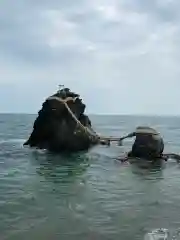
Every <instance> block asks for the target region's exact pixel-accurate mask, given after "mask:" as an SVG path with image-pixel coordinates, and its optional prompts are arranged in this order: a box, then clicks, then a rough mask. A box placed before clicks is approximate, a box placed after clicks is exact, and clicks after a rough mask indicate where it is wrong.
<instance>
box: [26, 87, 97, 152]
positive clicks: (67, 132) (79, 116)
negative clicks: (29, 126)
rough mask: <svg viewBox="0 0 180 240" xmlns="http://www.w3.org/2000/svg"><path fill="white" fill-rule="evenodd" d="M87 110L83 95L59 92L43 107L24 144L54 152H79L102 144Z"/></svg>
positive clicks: (66, 90) (49, 98) (65, 90)
mask: <svg viewBox="0 0 180 240" xmlns="http://www.w3.org/2000/svg"><path fill="white" fill-rule="evenodd" d="M85 108H86V105H85V104H84V103H83V101H82V99H81V98H80V96H79V94H77V93H74V92H72V91H71V90H70V89H69V88H63V89H61V90H59V91H57V93H55V94H53V95H52V96H50V97H48V98H47V99H46V100H45V101H44V103H43V104H42V108H41V110H40V111H39V112H38V116H37V118H36V119H35V122H34V125H33V130H32V133H31V135H30V137H29V139H28V140H27V141H26V142H25V143H24V145H29V146H30V147H36V148H39V149H47V150H49V151H52V152H63V151H68V152H77V151H81V150H88V149H89V148H90V147H91V146H93V145H96V144H98V142H99V138H98V136H97V134H96V132H95V131H94V130H93V128H92V126H91V121H90V119H89V117H88V116H87V115H86V114H85Z"/></svg>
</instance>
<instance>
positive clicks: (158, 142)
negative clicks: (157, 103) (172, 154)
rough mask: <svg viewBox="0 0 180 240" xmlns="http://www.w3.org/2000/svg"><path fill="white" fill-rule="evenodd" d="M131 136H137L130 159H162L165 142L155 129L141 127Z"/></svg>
mask: <svg viewBox="0 0 180 240" xmlns="http://www.w3.org/2000/svg"><path fill="white" fill-rule="evenodd" d="M130 135H131V136H135V137H136V139H135V142H134V144H133V146H132V150H131V151H130V152H129V154H128V156H129V157H138V158H145V159H156V158H162V156H163V150H164V141H163V139H162V137H161V135H160V134H159V133H158V132H157V131H156V130H155V129H153V128H150V127H146V126H139V127H137V128H136V131H135V132H134V133H132V134H130Z"/></svg>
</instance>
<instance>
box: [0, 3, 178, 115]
mask: <svg viewBox="0 0 180 240" xmlns="http://www.w3.org/2000/svg"><path fill="white" fill-rule="evenodd" d="M179 12H180V1H179V0H143V1H142V0H16V1H14V0H6V1H1V3H0V76H1V77H0V112H26V113H27V112H29V113H36V112H37V111H38V110H39V108H40V107H41V103H42V101H43V100H44V98H46V97H47V96H49V95H50V94H52V93H54V91H55V90H56V89H57V86H58V84H64V85H65V86H66V87H69V88H71V89H72V90H74V91H78V93H80V94H81V95H82V97H83V99H84V101H85V103H86V105H87V112H89V113H109V114H112V113H113V114H168V115H178V114H180V106H179V103H180V94H179V89H180V67H179V64H180V14H179Z"/></svg>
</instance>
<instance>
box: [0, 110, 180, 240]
mask: <svg viewBox="0 0 180 240" xmlns="http://www.w3.org/2000/svg"><path fill="white" fill-rule="evenodd" d="M35 118H36V115H18V114H17V115H13V114H1V115H0V240H41V239H43V240H59V239H60V240H101V239H102V240H111V239H112V240H136V239H144V238H145V236H146V234H147V233H150V232H151V231H152V230H153V229H159V228H166V229H168V230H169V231H170V232H171V233H172V234H176V233H177V232H178V231H179V228H180V165H179V164H177V163H176V161H174V160H170V161H169V162H167V163H164V164H163V165H162V166H158V167H157V166H156V167H140V166H138V165H136V164H127V163H124V164H122V163H121V162H120V161H117V160H116V158H117V157H118V156H123V155H124V154H125V153H126V152H127V151H128V150H130V148H131V145H132V143H133V139H127V140H125V141H124V144H123V146H121V147H119V146H116V144H113V145H111V146H110V147H106V146H98V147H95V148H93V149H91V150H90V151H89V152H84V153H82V154H75V155H74V156H63V157H62V156H58V155H56V156H55V155H54V156H53V155H52V154H49V153H47V152H46V151H38V150H32V149H29V148H27V147H26V148H24V147H23V143H24V141H25V140H26V139H27V138H28V137H29V134H30V133H31V130H32V125H33V122H34V120H35ZM91 120H92V123H93V125H94V128H95V130H96V131H98V133H101V134H103V135H107V136H122V135H124V134H127V133H129V132H130V131H132V130H134V129H135V127H136V126H138V125H149V126H152V127H155V128H156V129H157V130H159V131H160V132H161V134H162V136H163V137H164V141H165V152H175V153H179V152H180V118H178V117H143V116H142V117H141V116H92V117H91ZM177 234H178V233H177ZM169 239H172V238H169ZM175 239H179V238H178V237H176V238H175Z"/></svg>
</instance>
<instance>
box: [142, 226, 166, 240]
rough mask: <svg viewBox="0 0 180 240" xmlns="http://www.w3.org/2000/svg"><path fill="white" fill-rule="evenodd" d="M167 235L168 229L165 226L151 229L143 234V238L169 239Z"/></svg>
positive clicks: (152, 239)
mask: <svg viewBox="0 0 180 240" xmlns="http://www.w3.org/2000/svg"><path fill="white" fill-rule="evenodd" d="M169 235H170V233H169V230H168V229H166V228H159V229H153V230H152V231H151V232H150V233H147V234H146V235H145V237H144V240H170V238H169Z"/></svg>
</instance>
